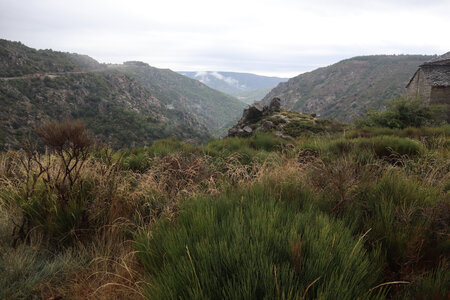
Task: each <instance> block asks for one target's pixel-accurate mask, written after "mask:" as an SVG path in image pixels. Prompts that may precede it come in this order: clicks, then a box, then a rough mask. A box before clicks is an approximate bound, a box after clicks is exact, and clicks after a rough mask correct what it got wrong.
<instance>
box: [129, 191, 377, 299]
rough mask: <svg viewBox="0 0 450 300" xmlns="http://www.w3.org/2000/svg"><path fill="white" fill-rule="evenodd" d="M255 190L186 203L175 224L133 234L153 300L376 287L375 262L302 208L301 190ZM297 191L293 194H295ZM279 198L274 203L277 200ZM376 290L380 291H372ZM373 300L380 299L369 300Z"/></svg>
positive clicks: (357, 292)
mask: <svg viewBox="0 0 450 300" xmlns="http://www.w3.org/2000/svg"><path fill="white" fill-rule="evenodd" d="M273 188H276V187H274V186H273V185H272V186H267V185H257V186H255V187H253V188H251V189H250V190H248V191H239V192H232V193H231V194H229V195H227V196H222V197H220V198H219V199H209V198H196V199H192V200H190V201H189V202H185V203H184V205H183V206H182V207H181V209H180V212H179V216H178V218H177V220H176V222H173V223H172V222H170V221H168V220H160V221H159V222H158V223H157V224H155V227H153V228H152V229H151V234H150V235H149V234H148V233H147V232H146V231H145V230H142V231H141V232H139V233H138V234H136V236H135V242H136V248H137V250H138V258H139V259H140V261H141V262H142V263H143V265H144V268H145V270H146V272H147V273H148V276H149V278H148V280H149V281H148V284H147V286H146V295H147V296H148V297H149V298H156V299H205V298H206V299H277V298H278V299H301V298H302V297H306V298H307V299H316V298H322V299H333V298H334V297H336V295H339V298H340V299H356V298H358V297H363V298H366V297H369V293H368V291H369V290H370V289H371V288H372V287H374V286H376V284H377V282H376V280H377V277H378V270H377V266H376V261H377V260H376V259H375V260H374V259H373V258H374V257H371V256H370V255H368V254H367V253H366V251H365V250H364V248H363V243H361V241H358V239H357V238H355V237H353V236H352V234H351V230H350V229H349V228H347V227H346V226H345V225H344V223H343V222H341V221H335V220H332V219H330V218H328V217H327V216H325V215H322V214H320V213H318V212H317V211H311V210H301V209H300V207H301V202H302V201H303V200H304V201H306V202H309V201H310V199H308V198H310V196H309V194H308V193H306V194H305V193H304V192H300V193H298V194H297V196H293V197H292V198H290V199H289V198H288V199H286V198H283V197H280V195H275V194H274V193H276V191H274V190H273ZM297 191H298V190H297ZM279 200H281V202H280V201H279ZM375 292H376V293H382V290H380V289H377V290H376V291H375ZM370 296H372V297H373V298H375V297H377V296H378V297H380V296H381V294H377V295H375V294H373V295H370Z"/></svg>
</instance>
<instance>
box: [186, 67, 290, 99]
mask: <svg viewBox="0 0 450 300" xmlns="http://www.w3.org/2000/svg"><path fill="white" fill-rule="evenodd" d="M179 73H180V74H182V75H185V76H188V77H190V78H193V79H197V80H198V81H200V82H202V83H204V84H206V85H207V86H209V87H211V88H213V89H216V90H219V91H221V92H224V93H227V94H230V95H233V96H235V97H236V98H238V99H239V100H242V101H244V102H245V103H248V104H251V103H253V102H254V101H259V100H261V99H262V98H263V97H264V96H265V95H266V94H267V93H268V92H269V91H270V89H271V88H273V87H275V86H276V85H277V84H279V83H280V82H283V81H287V80H288V78H279V77H268V76H260V75H255V74H250V73H236V72H215V71H205V72H179Z"/></svg>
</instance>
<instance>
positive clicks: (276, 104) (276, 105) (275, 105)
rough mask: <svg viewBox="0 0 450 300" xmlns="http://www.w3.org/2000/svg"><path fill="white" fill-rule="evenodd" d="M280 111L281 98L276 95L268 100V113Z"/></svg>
mask: <svg viewBox="0 0 450 300" xmlns="http://www.w3.org/2000/svg"><path fill="white" fill-rule="evenodd" d="M280 111H281V100H280V98H278V97H275V98H273V99H272V101H270V105H269V113H270V114H276V113H279V112H280Z"/></svg>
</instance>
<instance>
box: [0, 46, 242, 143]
mask: <svg viewBox="0 0 450 300" xmlns="http://www.w3.org/2000/svg"><path fill="white" fill-rule="evenodd" d="M0 66H1V68H0V69H1V70H2V72H3V73H1V75H0V77H1V78H0V102H1V108H2V110H1V112H0V149H9V148H17V147H18V146H19V145H18V143H19V142H20V141H21V140H22V139H23V137H25V136H27V135H28V134H29V133H30V129H31V128H33V127H36V126H38V125H39V124H40V123H42V122H43V121H45V120H49V119H58V120H64V119H79V120H82V121H83V122H84V123H85V124H86V125H87V127H88V129H89V130H91V131H92V132H93V133H94V134H95V135H96V136H97V137H98V138H99V139H100V140H101V141H102V142H105V143H109V144H110V145H111V146H112V147H114V148H124V147H133V146H144V145H150V144H151V143H152V142H153V141H155V140H157V139H161V138H167V137H171V136H175V137H177V138H179V139H181V140H185V141H190V142H194V143H204V142H206V141H207V140H208V139H209V138H210V137H211V136H212V135H216V136H219V135H221V134H223V133H224V132H225V130H226V126H228V124H230V123H233V122H235V120H236V119H237V117H238V116H239V114H240V113H241V111H242V108H243V107H244V105H245V104H244V103H242V102H240V101H239V100H237V99H235V98H233V97H231V96H227V95H225V94H223V93H220V92H218V91H215V90H213V89H210V88H208V87H207V86H205V85H203V84H201V83H200V82H198V81H195V80H192V79H189V78H187V77H184V76H182V75H179V74H177V73H175V72H172V71H170V70H161V69H157V68H152V67H150V66H148V65H147V64H144V63H137V62H135V63H128V64H125V65H104V64H99V63H98V62H96V61H95V60H93V59H92V58H90V57H88V56H82V55H78V54H69V53H62V52H55V51H51V50H35V49H32V48H28V47H26V46H24V45H22V44H21V43H17V42H10V41H6V40H1V41H0Z"/></svg>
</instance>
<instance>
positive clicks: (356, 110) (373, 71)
mask: <svg viewBox="0 0 450 300" xmlns="http://www.w3.org/2000/svg"><path fill="white" fill-rule="evenodd" d="M431 58H433V56H425V55H375V56H359V57H354V58H351V59H346V60H343V61H341V62H338V63H336V64H334V65H331V66H328V67H324V68H319V69H317V70H314V71H312V72H307V73H304V74H300V75H298V76H296V77H294V78H291V79H289V81H288V82H283V83H280V84H279V85H278V86H277V87H275V88H274V89H273V90H272V91H270V93H268V94H267V95H266V96H265V97H264V99H263V100H262V102H263V103H264V104H268V103H269V102H270V100H272V99H273V98H274V97H279V98H281V100H282V106H283V107H284V108H285V109H288V110H293V111H298V112H304V113H316V114H318V115H319V116H320V117H321V118H325V119H337V120H340V121H351V120H352V119H353V118H355V117H360V116H362V115H363V114H364V113H365V112H366V111H367V109H369V108H374V109H379V108H381V107H383V106H384V103H383V101H384V100H386V99H391V98H393V97H396V96H401V95H403V93H404V90H405V86H406V84H407V83H408V81H409V80H410V79H411V77H412V76H413V74H414V72H415V71H416V70H417V67H418V66H419V65H421V64H422V63H424V62H425V61H428V60H430V59H431Z"/></svg>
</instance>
